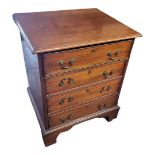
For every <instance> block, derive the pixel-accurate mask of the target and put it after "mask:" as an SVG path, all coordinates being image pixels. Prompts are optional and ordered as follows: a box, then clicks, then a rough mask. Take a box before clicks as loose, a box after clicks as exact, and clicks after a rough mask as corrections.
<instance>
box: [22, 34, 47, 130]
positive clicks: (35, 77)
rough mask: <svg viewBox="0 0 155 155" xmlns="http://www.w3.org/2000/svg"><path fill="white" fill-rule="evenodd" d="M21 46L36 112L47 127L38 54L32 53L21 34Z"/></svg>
mask: <svg viewBox="0 0 155 155" xmlns="http://www.w3.org/2000/svg"><path fill="white" fill-rule="evenodd" d="M21 42H22V48H23V53H24V59H25V66H26V72H27V78H28V83H29V89H30V91H31V94H32V96H33V98H34V100H35V103H36V104H37V105H36V106H37V108H38V112H39V114H40V118H41V119H42V122H43V123H44V124H45V128H47V125H48V122H47V117H46V113H45V112H44V110H45V107H46V103H44V104H43V100H44V97H45V96H44V95H43V92H42V87H43V83H42V82H41V70H40V67H39V64H40V62H39V55H33V54H32V52H31V50H30V49H29V47H28V46H27V42H26V41H25V40H24V39H23V37H22V36H21Z"/></svg>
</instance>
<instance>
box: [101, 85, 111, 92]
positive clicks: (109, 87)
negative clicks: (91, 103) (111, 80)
mask: <svg viewBox="0 0 155 155" xmlns="http://www.w3.org/2000/svg"><path fill="white" fill-rule="evenodd" d="M109 90H111V86H107V87H102V89H101V90H99V92H100V93H102V92H104V91H109Z"/></svg>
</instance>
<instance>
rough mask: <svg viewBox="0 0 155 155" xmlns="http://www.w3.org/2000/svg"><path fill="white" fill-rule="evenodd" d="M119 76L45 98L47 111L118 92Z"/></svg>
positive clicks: (50, 111)
mask: <svg viewBox="0 0 155 155" xmlns="http://www.w3.org/2000/svg"><path fill="white" fill-rule="evenodd" d="M120 84H121V78H119V79H116V80H111V81H109V82H102V83H101V82H99V83H98V84H95V85H92V86H89V87H86V88H84V89H81V90H76V91H72V92H71V93H60V94H59V95H55V96H49V97H48V98H47V104H48V113H52V112H55V111H58V110H62V109H64V108H68V107H73V106H75V105H77V104H79V103H81V102H86V101H89V100H92V99H95V98H98V97H102V96H104V95H107V94H114V93H118V92H119V88H120Z"/></svg>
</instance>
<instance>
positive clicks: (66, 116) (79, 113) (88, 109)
mask: <svg viewBox="0 0 155 155" xmlns="http://www.w3.org/2000/svg"><path fill="white" fill-rule="evenodd" d="M117 99H118V96H117V95H116V96H113V97H108V98H103V99H101V100H96V101H93V102H90V103H89V102H88V103H86V104H82V105H81V106H79V107H76V108H74V109H72V108H71V109H68V110H67V111H63V112H60V113H56V114H52V115H51V116H50V117H49V126H50V127H53V126H57V125H60V124H62V123H66V122H69V121H72V120H75V119H77V118H81V117H84V116H86V115H89V114H91V113H95V112H97V111H100V110H104V109H106V108H109V107H112V106H115V105H116V104H117Z"/></svg>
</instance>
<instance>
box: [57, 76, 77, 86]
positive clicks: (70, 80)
mask: <svg viewBox="0 0 155 155" xmlns="http://www.w3.org/2000/svg"><path fill="white" fill-rule="evenodd" d="M64 81H67V83H68V84H72V83H74V82H75V80H74V79H72V78H64V79H62V80H61V81H60V82H59V86H63V85H64V84H65V82H64Z"/></svg>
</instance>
